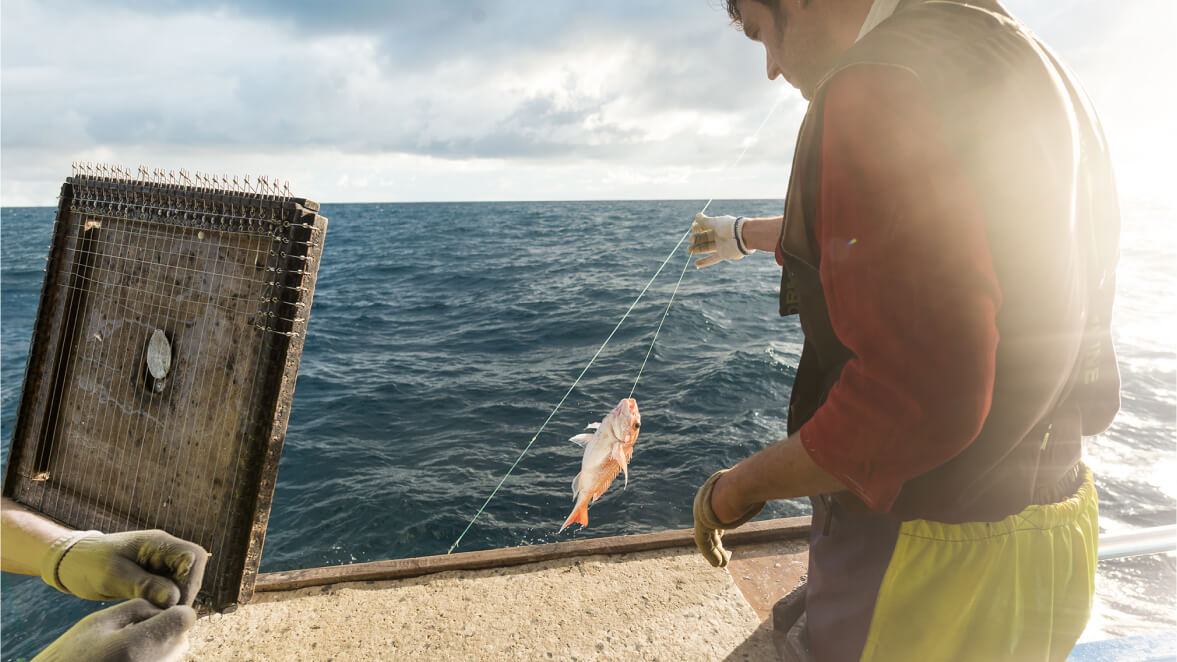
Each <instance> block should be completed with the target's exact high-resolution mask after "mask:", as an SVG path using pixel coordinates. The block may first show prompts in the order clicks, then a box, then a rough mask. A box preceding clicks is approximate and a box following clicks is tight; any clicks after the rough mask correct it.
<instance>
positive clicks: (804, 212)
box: [691, 0, 1119, 660]
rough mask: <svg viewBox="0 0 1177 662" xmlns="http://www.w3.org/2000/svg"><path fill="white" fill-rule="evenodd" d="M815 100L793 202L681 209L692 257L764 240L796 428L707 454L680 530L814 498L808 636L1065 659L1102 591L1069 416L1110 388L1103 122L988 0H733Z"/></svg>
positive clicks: (816, 640)
mask: <svg viewBox="0 0 1177 662" xmlns="http://www.w3.org/2000/svg"><path fill="white" fill-rule="evenodd" d="M728 11H729V14H730V15H731V17H732V19H733V20H734V21H735V22H736V23H737V25H739V26H740V27H741V28H742V29H743V31H744V33H745V34H746V35H747V36H748V37H749V38H750V39H752V40H753V41H757V42H759V43H760V44H762V45H763V47H764V50H765V54H766V58H767V73H768V77H769V78H770V79H775V78H777V77H783V78H785V80H787V81H788V82H789V83H790V84H792V85H793V86H795V87H797V88H798V89H799V90H800V91H801V93H802V94H803V95H804V96H805V98H806V99H808V100H809V101H810V106H809V109H808V112H807V114H806V117H805V120H804V122H803V124H802V127H801V129H800V132H799V135H798V140H797V145H796V148H795V151H794V156H793V169H792V173H791V176H790V182H789V188H788V193H787V196H786V202H785V213H784V215H783V216H781V217H777V218H754V219H746V218H742V217H741V218H733V217H730V216H725V217H716V218H711V217H706V216H702V215H700V216H699V217H697V218H696V222H695V226H694V230H695V232H694V233H693V235H692V242H691V251H692V252H694V253H698V254H703V255H704V257H702V258H700V260H699V261H698V262H697V265H698V266H700V267H702V266H708V265H711V264H715V263H716V262H719V261H723V260H728V259H739V258H742V257H743V256H745V255H748V254H750V253H752V252H754V251H757V250H759V251H765V252H772V253H774V254H775V255H776V258H777V261H778V263H780V264H781V266H782V267H783V268H782V281H781V302H780V310H781V314H782V315H792V314H798V315H799V319H800V323H801V327H802V330H803V331H804V333H805V347H804V350H803V353H802V356H801V362H800V366H799V367H798V372H797V377H796V380H795V383H794V385H793V392H792V396H791V399H790V403H789V425H788V430H789V436H788V437H787V438H786V439H783V440H781V441H779V442H777V443H775V444H773V445H770V446H768V447H766V448H765V449H763V450H761V451H760V452H758V453H756V454H755V455H753V456H752V457H750V458H747V459H746V460H744V461H742V462H740V463H738V464H737V465H735V466H734V467H732V468H731V469H728V470H724V471H720V472H717V473H716V474H715V475H713V476H712V477H711V478H710V479H709V480H708V481H707V482H706V483H705V484H704V485H703V487H702V488H701V489H700V490H699V494H698V496H697V497H696V500H695V539H696V543H697V544H698V545H699V548H700V551H701V552H702V553H703V555H704V556H705V557H706V558H707V559H708V561H710V562H711V563H712V564H713V565H719V566H722V565H726V563H727V559H728V553H727V552H726V550H724V549H723V546H722V541H721V537H722V535H723V531H724V530H726V529H730V528H733V527H735V526H739V525H740V524H743V523H744V522H746V521H748V520H749V519H751V518H752V517H754V516H755V515H756V513H757V512H759V510H760V508H761V507H762V506H763V504H764V502H765V501H767V500H769V499H785V498H795V497H802V496H810V497H812V502H813V512H814V515H813V518H814V526H813V529H812V533H811V538H810V558H809V573H808V583H807V588H806V592H805V596H804V616H803V617H802V618H799V619H797V620H796V621H795V622H792V623H780V622H778V623H775V624H774V627H776V628H777V629H778V630H781V629H792V635H793V639H794V640H796V641H801V642H805V645H806V646H808V648H809V652H808V653H807V654H811V655H812V656H813V659H817V660H850V659H863V660H868V659H869V660H889V659H904V660H915V659H926V660H966V659H977V660H997V659H1018V660H1022V659H1059V660H1061V659H1065V658H1066V656H1067V654H1068V652H1069V651H1070V650H1071V648H1072V647H1073V645H1074V643H1075V641H1076V639H1077V638H1078V636H1079V634H1080V633H1081V632H1082V630H1083V627H1084V625H1085V624H1086V621H1087V617H1088V615H1089V612H1090V607H1091V596H1092V593H1093V589H1094V573H1095V562H1096V545H1097V542H1098V540H1097V536H1098V531H1099V528H1098V511H1097V498H1096V494H1095V489H1094V485H1093V483H1092V479H1091V473H1090V471H1089V470H1088V469H1087V468H1086V467H1085V466H1084V465H1083V463H1082V462H1081V437H1082V436H1083V435H1092V434H1097V433H1099V432H1101V431H1102V430H1104V429H1106V428H1107V426H1108V425H1110V423H1111V421H1112V418H1113V417H1114V415H1115V413H1116V411H1118V409H1119V373H1118V371H1117V369H1116V364H1115V355H1114V352H1113V350H1112V346H1111V334H1110V327H1109V320H1110V314H1111V307H1112V298H1113V294H1114V290H1115V265H1116V261H1117V254H1118V236H1119V212H1118V203H1117V201H1116V196H1115V189H1114V181H1113V178H1112V173H1111V167H1110V163H1109V159H1108V157H1107V153H1106V145H1105V143H1104V140H1103V136H1102V132H1101V130H1100V127H1099V124H1098V120H1097V119H1096V117H1095V114H1094V112H1093V111H1092V109H1091V107H1090V105H1089V103H1088V101H1087V99H1086V97H1085V96H1084V94H1083V93H1082V91H1081V90H1080V88H1079V86H1078V84H1077V82H1076V81H1075V80H1074V78H1073V77H1072V76H1071V74H1070V73H1069V72H1068V71H1067V70H1066V69H1065V68H1064V67H1063V66H1062V65H1061V64H1060V63H1059V62H1058V60H1057V59H1056V58H1055V57H1054V55H1053V54H1052V53H1051V52H1050V51H1049V50H1048V49H1047V48H1046V47H1045V46H1044V45H1043V44H1041V43H1040V42H1039V41H1038V40H1037V39H1036V38H1035V37H1034V36H1033V35H1032V34H1030V33H1029V31H1028V30H1027V29H1026V28H1025V27H1024V26H1023V25H1021V24H1020V23H1019V22H1017V21H1016V20H1015V19H1013V18H1012V17H1011V16H1010V15H1009V14H1008V12H1006V10H1005V9H1004V8H1003V7H1001V6H1000V5H999V4H998V3H997V2H996V0H973V1H972V2H969V3H965V2H962V1H960V0H937V1H929V0H874V1H873V2H872V1H871V0H842V1H840V2H832V1H830V0H729V2H728Z"/></svg>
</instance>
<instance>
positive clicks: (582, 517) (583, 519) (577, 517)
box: [560, 499, 588, 531]
mask: <svg viewBox="0 0 1177 662" xmlns="http://www.w3.org/2000/svg"><path fill="white" fill-rule="evenodd" d="M573 522H576V523H578V524H580V525H581V526H588V499H585V500H584V501H581V502H578V503H577V504H576V507H575V508H573V509H572V514H571V515H569V516H568V519H566V520H564V526H562V527H560V531H563V530H564V529H567V528H568V525H570V524H572V523H573Z"/></svg>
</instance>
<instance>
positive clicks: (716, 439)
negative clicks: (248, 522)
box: [0, 200, 1177, 660]
mask: <svg viewBox="0 0 1177 662" xmlns="http://www.w3.org/2000/svg"><path fill="white" fill-rule="evenodd" d="M703 204H704V203H703V201H621V202H520V203H461V204H450V203H436V204H433V203H429V204H424V203H423V204H334V205H333V204H327V205H323V210H322V213H323V215H325V216H327V217H328V218H329V219H330V225H329V228H328V232H327V241H326V247H325V250H324V255H323V260H322V264H321V267H320V269H319V279H318V286H317V290H316V293H315V300H314V306H313V309H312V312H311V315H310V326H309V330H308V334H307V339H306V345H305V348H304V352H303V357H302V365H301V369H300V373H299V378H298V384H297V389H296V391H295V396H294V407H293V412H292V414H291V418H290V423H289V428H288V431H287V438H286V445H285V449H284V452H283V456H282V462H281V469H280V472H279V477H278V484H277V488H276V494H275V497H274V504H273V510H272V514H271V518H270V525H269V531H268V534H267V538H266V544H265V550H264V554H263V557H262V564H261V571H262V572H270V571H277V570H287V569H294V568H306V567H314V566H322V565H331V564H346V563H356V562H363V561H374V560H382V559H393V558H403V557H413V556H422V555H432V554H444V553H445V552H446V550H447V549H448V548H449V547H450V545H451V544H453V543H454V541H455V540H456V539H457V538H458V536H459V535H460V534H461V533H462V531H463V529H465V527H466V526H467V524H468V523H469V522H470V520H471V518H472V517H474V515H475V513H476V512H477V511H478V509H479V507H480V506H481V505H482V503H483V502H484V501H485V500H486V498H487V496H489V495H490V493H491V492H492V490H494V488H495V486H496V485H497V484H498V483H499V481H500V480H501V479H502V478H503V476H504V475H505V474H506V473H507V470H508V469H509V468H510V467H511V465H512V463H513V462H515V460H516V458H517V457H518V456H519V454H520V453H521V452H522V450H523V449H524V448H525V447H526V446H527V444H528V443H529V441H530V440H531V439H532V437H533V436H535V435H536V432H537V431H538V430H539V429H540V427H541V426H542V425H543V424H544V422H545V420H546V419H547V418H548V416H549V414H551V413H552V411H553V409H554V408H555V407H556V405H557V403H559V402H560V401H561V398H563V397H564V395H565V393H566V392H567V391H568V389H569V387H570V386H571V385H572V384H573V382H574V381H575V380H576V378H577V376H578V375H579V374H580V373H581V371H582V370H583V369H584V367H585V366H586V365H587V364H588V363H589V361H590V359H592V357H593V356H594V354H595V353H596V352H597V351H598V349H599V348H600V347H601V344H602V343H603V342H604V341H605V339H606V337H608V336H609V334H610V332H611V331H612V330H613V329H614V326H615V325H616V324H617V322H618V320H620V319H621V318H622V315H623V314H624V313H625V312H626V310H627V309H628V308H629V306H630V305H631V304H632V303H633V301H634V299H635V298H636V297H637V296H638V294H639V293H640V292H641V291H642V288H643V287H644V286H645V285H646V283H647V282H648V281H649V280H650V278H651V277H652V276H653V275H654V273H655V272H656V270H657V269H658V268H659V266H660V265H661V264H662V263H663V261H664V260H666V259H667V257H668V256H670V259H669V261H668V262H667V263H666V266H665V268H664V270H663V271H662V273H661V275H660V276H659V277H658V278H657V279H656V280H655V281H654V283H653V285H651V286H650V288H649V290H648V291H647V292H646V294H645V296H644V297H643V298H642V299H641V301H640V302H638V304H637V305H636V306H635V307H634V309H633V311H632V313H630V315H629V317H628V319H627V320H626V321H625V323H624V324H623V325H622V326H621V327H620V329H619V330H618V331H617V333H616V335H614V336H613V338H612V340H611V341H610V342H609V343H608V345H606V346H605V348H604V350H603V351H601V353H600V355H599V357H598V358H597V359H596V361H595V363H594V364H593V365H592V367H591V368H590V369H589V370H588V372H587V373H586V374H585V375H584V378H583V379H582V380H581V381H580V383H579V384H578V385H577V387H576V388H575V389H574V390H572V392H571V393H570V394H569V395H568V398H567V400H565V401H564V404H563V405H562V406H561V407H560V409H559V411H557V412H556V414H555V416H554V417H553V418H552V419H551V422H550V423H548V424H547V426H546V428H545V429H544V430H543V432H542V433H541V434H540V435H539V437H538V438H537V439H536V441H535V443H534V445H533V446H532V447H531V449H530V451H529V452H528V453H527V454H526V455H525V456H524V457H523V459H522V461H520V462H519V464H518V466H517V467H516V468H515V470H514V472H513V474H512V475H511V476H510V478H509V479H508V480H507V481H506V482H505V483H504V484H503V486H502V488H501V490H500V491H499V492H498V494H497V496H496V497H495V498H494V499H493V500H492V501H491V502H490V504H489V505H488V506H487V508H486V510H485V512H483V513H482V515H481V516H480V517H479V518H478V520H477V522H476V523H475V524H474V525H473V526H472V527H471V528H470V530H469V532H468V533H467V534H466V536H465V538H464V539H463V540H462V543H461V546H460V547H459V548H458V550H457V551H470V550H479V549H488V548H494V547H504V546H513V545H529V544H537V543H546V542H553V541H557V540H568V539H573V538H582V537H595V536H611V535H621V534H633V533H646V532H652V531H660V530H665V529H672V528H686V527H689V526H690V525H691V500H692V498H693V496H694V493H695V489H696V488H697V487H698V485H699V484H700V483H702V481H703V480H705V479H706V478H707V476H708V475H710V474H711V473H712V472H713V471H715V470H716V469H719V468H722V467H725V466H728V465H730V464H732V463H734V462H736V461H738V460H740V459H742V458H744V457H746V456H747V455H749V454H751V453H752V452H754V451H756V450H757V449H759V448H760V447H762V446H763V445H765V444H767V443H769V442H772V441H775V440H777V439H779V438H781V437H782V436H784V434H785V418H784V410H785V404H786V402H787V398H788V394H789V388H790V386H791V384H792V379H793V374H794V369H795V367H796V365H797V359H798V356H799V355H800V350H801V341H802V337H801V333H800V329H799V328H798V326H797V322H796V321H795V319H782V318H780V317H778V316H777V313H776V310H777V293H778V287H779V274H780V272H779V268H778V267H777V266H776V264H775V262H774V261H773V260H772V258H771V257H769V256H765V255H758V256H753V257H752V258H749V259H745V260H742V261H740V262H736V263H725V264H721V265H718V266H715V267H710V268H707V269H704V270H696V269H694V268H693V267H690V268H688V269H687V270H686V273H685V277H684V278H683V280H682V284H681V288H680V289H679V291H678V293H677V296H676V298H675V300H674V304H673V306H672V307H671V308H670V311H669V315H668V316H667V318H666V321H665V325H664V326H663V327H662V329H661V333H660V335H659V338H658V341H657V343H656V344H655V345H654V348H653V352H652V354H651V355H650V357H649V361H648V363H647V364H646V367H645V370H644V372H643V374H642V377H641V380H640V381H639V382H638V384H637V389H636V392H635V393H634V396H635V397H636V398H637V401H638V404H639V406H640V407H641V412H642V432H641V437H640V438H639V439H638V443H637V446H636V449H635V452H634V457H633V460H632V462H631V465H630V479H629V487H628V489H626V490H624V491H622V490H621V489H618V488H619V487H620V486H619V485H615V486H614V488H613V489H611V490H610V491H609V492H608V493H607V494H606V495H605V496H604V497H603V498H602V499H601V501H600V502H599V503H598V504H596V505H595V506H594V507H593V508H592V510H591V511H590V513H589V520H590V526H589V527H588V528H587V529H583V530H581V529H578V528H577V529H572V530H570V531H565V532H564V533H563V534H561V535H557V533H556V531H557V530H558V529H559V526H560V524H561V523H562V522H563V521H564V518H565V517H567V515H568V513H569V511H570V510H571V506H572V497H571V489H570V482H571V479H572V477H573V476H574V475H575V474H576V472H577V471H578V470H579V463H580V455H581V449H579V448H578V447H576V446H574V445H573V444H571V443H569V442H568V441H567V440H568V438H569V437H571V436H573V435H574V434H577V433H579V432H580V431H582V429H583V428H584V426H585V424H587V423H589V422H593V421H599V420H600V419H601V417H602V416H603V415H604V414H605V413H606V412H607V411H608V410H609V409H611V408H612V407H613V406H614V405H615V404H616V403H617V401H618V400H619V399H620V398H622V397H625V396H627V395H628V394H629V392H630V389H631V388H632V387H633V385H634V380H635V378H636V377H637V372H638V368H639V366H640V365H641V364H642V360H643V358H644V357H645V356H646V352H647V350H648V349H649V347H650V342H651V339H652V337H653V334H654V332H655V329H656V328H657V326H658V323H659V320H660V319H661V318H662V314H663V311H664V309H665V308H666V305H667V302H668V300H669V298H670V294H671V291H672V290H673V289H674V286H675V283H676V281H677V280H678V278H679V274H680V273H682V271H683V266H684V264H685V259H686V254H685V246H684V247H680V249H679V250H678V251H677V252H675V253H674V254H673V256H671V252H672V250H673V249H674V247H675V245H676V243H677V242H678V241H679V239H680V238H681V237H682V235H683V233H684V232H685V231H686V229H687V227H688V226H689V224H690V220H691V218H693V216H694V214H695V213H696V212H698V211H699V210H700V209H701V208H702V207H703ZM781 208H782V203H781V201H780V200H761V201H748V200H741V201H728V202H722V201H721V202H714V203H712V204H711V207H710V210H709V213H738V214H741V215H747V216H757V215H763V216H768V215H776V214H779V213H780V211H781ZM53 214H54V210H53V208H49V207H40V208H4V209H3V210H2V211H0V249H2V254H0V359H2V365H0V435H2V437H3V439H4V449H3V457H4V458H6V457H7V450H8V443H9V440H10V439H11V436H12V430H13V423H14V419H15V411H16V404H17V400H18V398H19V395H20V389H21V384H22V380H23V377H24V367H25V360H26V356H27V352H28V346H29V340H30V336H31V334H32V324H33V320H34V316H35V313H36V306H37V301H38V297H39V294H40V287H41V280H42V276H43V272H42V268H43V265H44V258H45V256H46V255H47V253H48V251H47V247H48V243H49V240H50V234H51V230H52V224H53ZM1173 223H1174V214H1173V208H1172V207H1171V206H1169V205H1166V204H1161V203H1159V202H1147V201H1131V202H1130V203H1125V236H1124V249H1123V257H1122V264H1123V266H1122V268H1121V270H1120V280H1119V283H1120V288H1121V291H1120V300H1119V304H1118V309H1117V340H1118V348H1117V349H1118V351H1119V352H1120V360H1121V367H1122V370H1123V377H1124V408H1123V412H1122V413H1121V415H1120V417H1119V419H1118V420H1117V423H1116V424H1115V425H1114V427H1113V428H1112V429H1111V430H1110V431H1109V432H1108V433H1107V434H1105V435H1103V436H1101V437H1098V438H1094V439H1092V440H1090V443H1089V444H1088V456H1089V462H1090V464H1091V465H1092V466H1093V468H1094V469H1095V471H1096V482H1097V486H1098V488H1099V490H1100V496H1101V504H1102V505H1101V508H1102V516H1103V518H1104V528H1105V529H1107V530H1112V531H1122V530H1125V529H1128V528H1135V527H1146V526H1158V525H1161V524H1171V523H1173V522H1174V520H1175V518H1177V505H1175V494H1177V491H1175V485H1174V481H1173V476H1174V470H1175V469H1177V447H1175V430H1174V426H1175V419H1177V404H1175V402H1177V383H1175V382H1177V357H1175V355H1174V341H1173V339H1174V337H1177V334H1174V327H1173V324H1174V320H1175V319H1177V305H1175V302H1174V298H1173V292H1174V291H1177V287H1175V285H1177V277H1175V273H1174V266H1173V265H1174V264H1175V263H1177V260H1175V256H1174V247H1173V238H1174V230H1173ZM808 512H809V508H808V504H807V503H806V502H803V501H790V502H778V503H773V504H771V505H770V507H769V508H768V509H766V512H765V514H764V515H762V517H781V516H793V515H801V514H807V513H808ZM1173 559H1174V557H1173V555H1163V556H1156V557H1146V558H1138V559H1129V560H1123V561H1112V562H1107V563H1104V564H1101V566H1100V571H1101V573H1100V578H1099V580H1098V582H1099V583H1098V586H1097V588H1098V597H1097V606H1096V614H1095V617H1094V618H1093V620H1092V626H1091V628H1089V633H1088V635H1086V636H1085V638H1086V639H1094V638H1101V637H1104V636H1110V635H1116V634H1126V633H1135V632H1141V631H1147V630H1152V629H1159V628H1162V627H1169V628H1172V627H1173V626H1174V607H1175V599H1174V590H1175V580H1174V576H1175V573H1174V560H1173ZM0 600H2V611H3V634H2V646H3V652H2V658H3V660H17V659H20V658H22V657H31V656H32V655H33V654H35V653H36V652H37V651H38V650H40V648H42V647H43V646H45V645H46V644H47V643H48V642H50V641H51V640H52V639H53V638H55V637H56V636H57V635H59V634H60V633H61V632H63V631H64V630H65V629H67V628H68V627H69V626H70V624H72V623H73V622H75V621H76V620H78V619H79V618H81V617H82V616H84V615H85V614H87V613H90V612H91V611H93V610H95V609H98V608H100V607H101V606H103V605H99V604H94V603H86V602H83V601H81V600H78V599H76V598H73V597H71V596H67V595H63V594H60V593H58V592H57V591H55V590H54V589H52V588H49V587H48V586H46V585H45V584H44V583H43V582H42V581H41V580H40V579H39V578H35V577H18V576H14V575H5V576H4V577H3V592H2V596H0Z"/></svg>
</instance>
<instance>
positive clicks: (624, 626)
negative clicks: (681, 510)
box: [186, 541, 804, 662]
mask: <svg viewBox="0 0 1177 662" xmlns="http://www.w3.org/2000/svg"><path fill="white" fill-rule="evenodd" d="M803 566H804V543H803V542H797V541H781V542H779V543H766V544H759V545H748V546H747V547H741V548H736V550H735V553H734V556H733V562H732V565H731V566H730V570H731V574H729V573H728V572H727V571H724V570H719V569H715V568H712V567H711V566H709V565H708V564H707V563H706V562H705V561H704V560H703V559H702V557H701V556H700V555H699V554H698V553H697V552H696V551H695V550H694V549H693V548H684V547H677V548H670V549H662V550H655V551H649V552H637V553H627V554H617V555H609V556H605V555H594V556H584V557H576V558H571V559H560V560H555V561H547V562H541V563H533V564H528V565H521V566H514V567H507V568H495V569H491V570H471V571H451V572H442V573H437V574H433V575H426V576H422V577H414V578H409V579H400V580H390V581H375V582H355V583H346V584H334V585H330V586H320V587H313V588H305V589H300V590H295V591H284V592H274V593H259V594H256V595H255V597H254V599H253V601H252V602H250V603H249V604H247V605H244V606H242V607H240V608H239V609H238V610H237V611H236V612H234V613H231V614H225V615H219V614H215V615H212V616H209V617H206V618H202V619H201V620H200V621H199V622H198V623H197V624H196V626H195V627H193V629H192V631H191V632H190V634H189V641H190V643H191V650H190V652H189V654H188V657H187V658H186V659H188V660H193V661H195V660H200V661H202V662H204V661H217V660H232V661H234V662H243V661H247V662H266V661H270V660H274V661H277V660H281V661H283V662H289V661H293V660H298V661H302V660H307V661H323V662H326V661H328V660H329V661H331V662H343V661H345V660H545V659H554V660H676V661H677V660H733V661H735V660H774V659H776V652H775V649H774V647H773V643H772V638H771V630H770V629H769V626H770V625H771V623H763V621H764V619H765V618H767V615H768V610H769V609H770V608H771V605H772V603H773V602H775V600H776V599H777V598H779V597H780V596H781V595H784V593H786V592H787V591H788V590H789V589H791V588H792V586H793V584H794V583H795V581H796V579H797V577H798V576H799V575H800V574H801V572H803ZM733 579H734V580H735V581H733Z"/></svg>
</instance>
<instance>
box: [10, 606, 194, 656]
mask: <svg viewBox="0 0 1177 662" xmlns="http://www.w3.org/2000/svg"><path fill="white" fill-rule="evenodd" d="M195 622H196V612H194V611H192V608H191V607H186V606H184V605H176V606H174V607H170V608H168V609H160V608H159V607H156V606H155V605H153V604H151V603H150V602H148V601H146V600H143V599H140V598H136V599H134V600H128V601H127V602H120V603H119V604H117V605H115V606H113V607H107V608H106V609H103V610H102V611H96V612H94V613H93V614H90V615H89V616H87V617H85V618H83V619H82V620H80V621H78V622H77V624H76V625H74V626H73V627H72V628H70V629H69V630H66V632H65V634H63V635H61V636H60V637H58V638H57V641H54V642H53V643H52V644H49V647H48V648H46V649H45V650H43V651H41V654H40V655H38V656H37V657H35V658H33V662H77V661H78V660H86V661H87V662H178V661H179V660H182V659H183V657H184V653H186V652H188V636H187V633H188V628H190V627H192V624H193V623H195Z"/></svg>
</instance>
